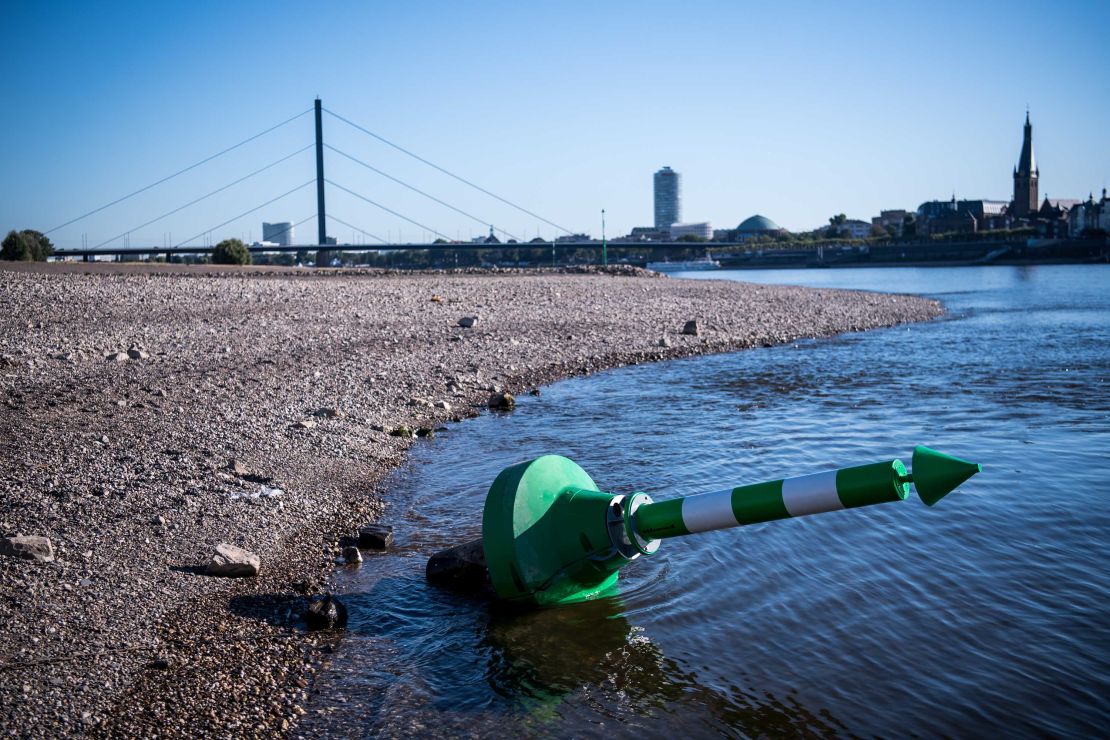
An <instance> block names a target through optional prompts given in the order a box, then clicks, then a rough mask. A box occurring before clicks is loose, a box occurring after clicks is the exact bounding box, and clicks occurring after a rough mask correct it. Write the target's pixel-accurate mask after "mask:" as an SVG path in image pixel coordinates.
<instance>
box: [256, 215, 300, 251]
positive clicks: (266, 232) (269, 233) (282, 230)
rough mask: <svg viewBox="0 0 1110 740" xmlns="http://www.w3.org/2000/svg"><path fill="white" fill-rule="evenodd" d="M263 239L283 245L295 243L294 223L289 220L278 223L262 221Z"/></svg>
mask: <svg viewBox="0 0 1110 740" xmlns="http://www.w3.org/2000/svg"><path fill="white" fill-rule="evenodd" d="M262 241H264V242H270V243H271V244H277V245H279V246H282V247H288V246H292V244H293V224H292V223H290V222H289V221H279V222H278V223H276V224H268V223H266V222H265V221H263V222H262Z"/></svg>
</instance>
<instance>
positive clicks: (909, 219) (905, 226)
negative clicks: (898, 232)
mask: <svg viewBox="0 0 1110 740" xmlns="http://www.w3.org/2000/svg"><path fill="white" fill-rule="evenodd" d="M902 236H917V217H916V216H914V215H913V214H912V213H907V214H906V215H905V217H904V218H903V219H902Z"/></svg>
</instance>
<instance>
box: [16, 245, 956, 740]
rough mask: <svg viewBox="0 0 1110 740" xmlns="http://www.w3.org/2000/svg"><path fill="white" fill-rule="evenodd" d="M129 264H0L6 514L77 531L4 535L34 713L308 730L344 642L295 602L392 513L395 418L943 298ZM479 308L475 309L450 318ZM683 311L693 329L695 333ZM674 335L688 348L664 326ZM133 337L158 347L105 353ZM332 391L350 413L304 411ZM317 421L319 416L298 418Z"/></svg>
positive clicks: (889, 322) (58, 725) (32, 717)
mask: <svg viewBox="0 0 1110 740" xmlns="http://www.w3.org/2000/svg"><path fill="white" fill-rule="evenodd" d="M127 267H128V266H127V265H118V266H116V268H117V269H116V270H104V272H103V274H101V271H100V270H97V271H96V272H97V274H93V275H89V274H85V272H84V271H81V272H78V271H62V270H57V271H55V270H51V269H49V267H47V268H45V269H39V270H34V271H10V270H8V268H7V265H3V264H0V305H3V306H4V307H5V308H6V309H7V310H6V312H5V314H6V315H5V317H4V318H0V355H3V359H2V361H0V365H2V367H0V373H2V387H3V390H4V395H5V399H4V400H5V401H6V404H5V405H4V406H3V407H0V420H3V426H4V427H5V428H7V429H8V430H10V431H9V432H8V434H7V435H5V437H6V438H5V439H4V440H3V448H2V450H0V459H2V460H3V462H4V465H3V468H4V469H7V470H9V471H10V472H8V473H5V475H4V477H3V479H2V480H0V494H2V497H0V501H3V505H2V508H0V528H2V530H3V531H0V534H3V535H8V534H14V533H15V531H20V532H21V533H22V534H43V535H47V536H50V537H51V539H52V541H53V543H54V546H55V548H56V549H57V552H58V556H57V562H55V563H50V564H42V565H37V564H33V563H28V562H27V561H17V560H13V559H10V558H0V585H2V586H3V592H4V594H5V596H6V598H5V599H4V600H3V602H2V606H0V624H3V626H4V627H5V631H6V632H7V633H8V634H9V635H10V637H11V639H10V642H9V647H8V648H7V649H5V651H4V653H5V654H4V655H3V656H0V697H3V710H2V711H3V716H4V719H5V722H6V725H7V727H8V728H9V729H10V730H12V731H14V732H16V733H19V734H27V735H57V734H80V733H88V734H93V735H102V736H107V735H121V734H124V735H131V734H144V735H149V734H152V733H154V732H161V733H163V734H167V735H185V734H189V735H193V734H205V733H207V734H219V735H247V734H256V733H273V732H284V731H288V730H290V728H292V727H293V726H295V722H296V718H297V717H298V716H299V715H300V714H302V713H303V712H304V709H303V707H302V706H301V705H302V703H303V702H304V701H305V697H306V690H307V689H308V688H309V687H310V686H311V682H312V675H313V673H314V672H315V668H314V665H315V664H318V662H319V658H320V657H321V656H322V655H324V654H326V651H327V648H328V645H329V644H330V643H331V641H332V640H334V639H337V638H336V637H335V636H333V635H327V634H323V633H316V634H311V633H309V634H305V633H303V632H302V631H300V629H299V628H298V627H297V619H296V617H297V615H298V614H299V611H300V609H301V608H302V607H303V605H304V603H305V600H306V594H311V593H315V592H318V591H320V590H321V588H322V587H324V585H325V584H326V581H327V578H328V576H329V575H330V574H331V573H332V572H333V570H334V568H335V566H334V564H333V562H332V558H333V557H334V548H335V547H336V545H337V544H338V540H339V538H341V537H343V536H347V535H351V534H354V528H355V527H357V526H358V525H360V524H362V523H366V522H369V521H373V520H376V519H378V518H379V517H380V515H381V512H382V510H383V507H384V502H383V500H382V497H381V491H380V489H379V486H380V484H381V483H382V482H383V480H384V479H385V476H386V475H387V474H388V473H389V472H390V471H392V470H393V469H395V468H396V467H397V466H398V465H400V464H401V463H402V462H403V460H404V458H405V454H406V452H407V450H408V448H409V447H410V446H411V445H412V444H415V443H418V442H416V441H413V440H408V439H402V438H399V437H393V436H390V435H389V431H391V430H392V429H395V428H397V427H399V426H404V425H407V426H409V427H410V428H414V427H418V426H426V427H430V428H434V427H435V426H436V425H437V424H439V423H441V422H442V421H445V420H448V419H450V420H461V419H464V418H470V417H473V416H476V415H477V414H478V413H480V412H481V410H482V409H483V408H484V407H485V401H486V399H487V398H488V396H489V394H490V393H491V392H492V390H491V389H492V388H493V387H495V386H496V387H501V388H503V389H505V390H508V391H510V392H513V393H519V392H523V391H527V390H530V389H532V388H535V387H538V386H540V385H543V384H546V383H550V382H553V381H556V380H560V379H564V378H568V377H572V376H575V375H584V374H589V373H592V372H596V371H598V370H603V369H611V368H615V367H620V366H624V365H628V364H638V363H640V362H649V361H658V360H665V359H676V358H679V357H687V356H693V355H699V354H709V353H719V352H727V351H737V350H741V349H747V348H751V347H757V346H770V345H773V344H781V343H786V342H789V341H792V340H794V339H800V338H803V337H818V336H831V335H833V334H837V333H842V332H845V331H859V330H865V329H869V328H880V327H886V326H893V325H896V324H901V323H906V322H910V321H922V320H928V319H932V318H936V317H938V316H940V315H941V314H942V310H941V307H940V305H939V304H938V303H937V302H936V301H932V300H929V299H924V298H916V297H910V296H891V295H885V294H876V293H860V292H852V291H834V290H829V289H805V288H792V287H784V286H756V285H751V284H741V283H727V282H724V281H689V280H667V279H664V278H659V279H656V278H648V277H643V276H635V275H636V273H632V274H628V275H617V276H612V275H608V274H603V273H601V272H600V271H597V270H593V271H587V272H585V273H579V274H567V273H565V272H551V271H544V272H542V273H537V272H526V271H511V272H508V273H496V274H492V275H488V274H487V275H482V274H462V273H459V274H451V273H433V274H412V273H408V274H389V275H382V274H365V273H362V272H359V273H357V274H356V275H349V274H331V275H320V274H313V275H305V274H303V273H294V274H288V273H283V274H280V275H265V274H262V275H260V274H258V273H257V271H250V270H235V269H228V268H223V269H221V270H220V271H219V273H218V274H212V273H208V274H203V275H202V274H200V273H198V272H197V271H194V270H188V271H186V270H182V271H181V272H178V271H176V270H175V271H173V273H174V274H167V273H163V274H154V275H152V274H147V273H146V272H142V271H140V272H135V271H130V270H128V269H126V268H127ZM160 267H162V268H163V270H164V268H165V266H164V265H163V266H160ZM120 268H123V269H120ZM182 275H189V276H191V277H203V278H205V279H192V280H182V279H181V276H182ZM262 278H264V279H262ZM436 296H438V297H439V298H440V300H439V301H435V300H434V297H436ZM218 309H219V310H218ZM464 315H478V316H479V322H478V324H477V325H476V326H475V327H473V328H471V329H462V328H460V327H458V326H457V319H458V318H461V317H462V316H464ZM689 319H698V320H699V321H700V322H702V323H703V326H704V327H705V330H704V333H703V334H702V335H701V336H684V335H682V334H681V333H680V332H681V330H682V326H683V324H684V322H685V321H686V320H689ZM663 332H666V333H667V336H668V337H669V339H668V341H669V343H670V346H666V347H662V346H659V339H660V336H661V334H662V333H663ZM128 343H134V344H139V345H142V346H143V348H144V351H145V352H147V353H148V354H149V355H150V356H149V358H144V359H141V360H136V361H127V362H120V363H109V362H107V361H106V360H105V359H104V356H103V355H104V351H105V350H107V349H112V348H118V349H122V350H125V349H127V346H126V344H128ZM69 353H72V354H73V357H72V358H71V359H56V358H57V357H64V355H66V354H69ZM448 383H453V384H454V386H455V387H457V390H450V389H449V387H448ZM437 401H438V402H443V403H446V404H447V405H448V406H449V407H450V408H448V409H443V408H436V407H435V405H434V404H435V403H436V402H437ZM319 408H337V409H339V410H341V411H342V412H343V414H344V415H343V416H342V417H341V418H326V417H316V416H313V415H312V414H313V412H314V410H315V409H319ZM301 421H310V422H314V426H311V427H310V428H305V429H298V428H295V427H296V425H297V424H298V423H299V422H301ZM8 437H10V438H8ZM103 439H107V441H106V442H104V441H102V440H103ZM233 459H234V460H240V461H242V462H243V463H244V464H245V465H246V466H247V467H248V468H250V469H251V470H252V471H253V472H255V473H256V474H259V475H262V476H266V477H270V478H272V479H273V483H274V484H275V485H277V486H280V487H281V488H282V489H283V491H284V496H283V497H282V498H281V499H279V500H278V501H276V502H274V501H269V500H252V499H244V498H238V497H235V496H236V494H239V493H241V492H243V491H244V490H247V488H248V487H247V484H246V483H245V482H244V480H243V479H242V478H241V477H239V476H236V475H235V474H234V473H233V472H231V471H229V470H228V463H229V462H230V461H231V460H233ZM17 504H18V505H17ZM159 517H161V523H159V519H158V518H159ZM387 523H388V522H387ZM215 541H228V542H232V543H233V544H239V545H242V546H245V547H247V548H248V549H251V550H252V551H254V552H256V553H258V554H259V555H260V556H261V558H262V571H261V573H260V575H259V576H258V577H257V578H251V579H242V580H229V579H217V578H212V577H208V576H204V575H200V574H198V573H197V566H198V565H199V564H200V563H202V562H203V560H204V559H205V558H206V557H207V555H208V554H209V552H210V549H211V547H212V546H213V544H214V542H215ZM369 562H370V563H372V560H371V561H369ZM364 567H366V566H364ZM50 629H53V630H54V631H53V632H51V631H50ZM78 645H79V646H80V647H77V646H78ZM55 658H59V659H60V660H56V661H55V660H53V659H55ZM156 658H162V659H164V660H165V661H166V667H153V666H152V661H154V660H155V659H156ZM47 661H49V662H47ZM13 664H15V665H13Z"/></svg>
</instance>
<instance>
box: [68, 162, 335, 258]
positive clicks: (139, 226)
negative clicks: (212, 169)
mask: <svg viewBox="0 0 1110 740" xmlns="http://www.w3.org/2000/svg"><path fill="white" fill-rule="evenodd" d="M314 146H315V144H309V145H308V146H306V147H304V148H303V149H298V150H297V151H295V152H293V153H292V154H288V155H286V156H284V157H282V158H281V159H279V160H277V161H276V162H271V163H270V164H268V165H266V166H265V167H263V168H261V169H257V170H255V171H254V172H252V173H250V174H249V175H244V176H243V177H240V178H239V179H238V180H235V181H234V182H230V183H228V184H227V185H224V186H223V187H222V188H217V189H216V190H213V191H212V192H211V193H208V194H207V195H202V196H200V197H199V198H197V199H196V200H192V201H189V202H188V203H186V204H185V205H183V206H178V207H177V208H174V209H173V210H172V211H166V212H165V213H163V214H162V215H161V216H158V217H157V218H152V219H151V220H149V221H147V222H146V223H145V224H139V225H138V226H136V227H135V228H133V229H128V230H127V231H125V232H123V233H122V234H116V235H115V236H113V237H112V238H111V239H105V240H104V241H102V242H100V243H99V244H97V245H95V246H93V247H89V248H90V249H100V248H101V247H103V246H104V245H105V244H107V243H109V242H114V241H115V240H116V239H119V238H120V237H123V236H127V235H128V234H130V233H131V232H132V231H138V230H139V229H145V228H146V227H147V226H150V225H151V224H152V223H155V222H157V221H161V220H162V219H164V218H166V217H167V216H172V215H173V214H175V213H177V212H178V211H183V210H185V209H186V208H188V207H189V206H193V205H196V204H197V203H200V202H201V201H202V200H204V199H206V198H211V197H212V196H213V195H216V194H218V193H222V192H223V191H225V190H227V189H228V188H230V187H233V186H235V185H238V184H239V183H241V182H243V181H244V180H249V179H250V178H252V177H254V176H255V175H258V174H261V173H263V172H265V171H266V170H268V169H270V168H271V167H276V166H277V165H279V164H281V163H282V162H284V161H286V160H287V159H292V158H293V157H295V156H297V155H298V154H300V153H301V152H303V151H307V150H309V149H311V148H312V147H314Z"/></svg>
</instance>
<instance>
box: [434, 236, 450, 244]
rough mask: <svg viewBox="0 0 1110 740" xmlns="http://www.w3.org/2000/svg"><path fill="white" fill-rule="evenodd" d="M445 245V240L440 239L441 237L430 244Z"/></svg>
mask: <svg viewBox="0 0 1110 740" xmlns="http://www.w3.org/2000/svg"><path fill="white" fill-rule="evenodd" d="M446 243H447V240H446V239H444V238H442V237H440V238H439V239H436V240H435V241H434V242H432V244H446Z"/></svg>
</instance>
